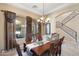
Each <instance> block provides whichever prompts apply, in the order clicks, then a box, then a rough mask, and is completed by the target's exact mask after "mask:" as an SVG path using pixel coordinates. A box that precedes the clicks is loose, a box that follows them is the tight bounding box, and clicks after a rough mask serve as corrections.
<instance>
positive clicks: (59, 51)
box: [58, 36, 65, 56]
mask: <svg viewBox="0 0 79 59" xmlns="http://www.w3.org/2000/svg"><path fill="white" fill-rule="evenodd" d="M64 38H65V36H63V37H62V38H60V39H59V42H58V54H59V56H60V55H61V46H62V43H63V40H64Z"/></svg>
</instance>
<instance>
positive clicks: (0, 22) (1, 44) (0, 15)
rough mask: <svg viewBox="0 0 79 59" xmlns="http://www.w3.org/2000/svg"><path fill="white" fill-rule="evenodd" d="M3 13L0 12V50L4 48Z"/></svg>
mask: <svg viewBox="0 0 79 59" xmlns="http://www.w3.org/2000/svg"><path fill="white" fill-rule="evenodd" d="M4 35H5V34H4V13H3V12H0V50H2V49H4V38H5V37H4Z"/></svg>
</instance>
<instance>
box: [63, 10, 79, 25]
mask: <svg viewBox="0 0 79 59" xmlns="http://www.w3.org/2000/svg"><path fill="white" fill-rule="evenodd" d="M78 14H79V12H78V11H73V12H72V13H71V14H70V15H69V16H67V17H66V18H65V19H64V20H63V21H62V23H63V24H65V23H67V22H69V21H70V20H71V19H73V18H75V17H76V16H77V15H78Z"/></svg>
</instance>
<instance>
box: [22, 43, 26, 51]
mask: <svg viewBox="0 0 79 59" xmlns="http://www.w3.org/2000/svg"><path fill="white" fill-rule="evenodd" d="M26 49H27V48H26V43H23V51H24V52H26Z"/></svg>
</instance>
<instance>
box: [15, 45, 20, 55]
mask: <svg viewBox="0 0 79 59" xmlns="http://www.w3.org/2000/svg"><path fill="white" fill-rule="evenodd" d="M15 48H16V51H17V53H18V55H19V56H22V52H21V49H20V46H19V44H16V47H15Z"/></svg>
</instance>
